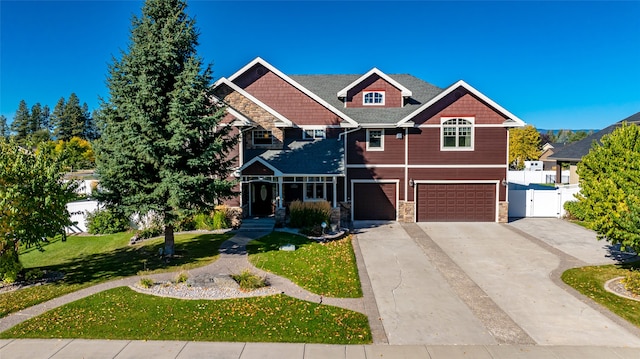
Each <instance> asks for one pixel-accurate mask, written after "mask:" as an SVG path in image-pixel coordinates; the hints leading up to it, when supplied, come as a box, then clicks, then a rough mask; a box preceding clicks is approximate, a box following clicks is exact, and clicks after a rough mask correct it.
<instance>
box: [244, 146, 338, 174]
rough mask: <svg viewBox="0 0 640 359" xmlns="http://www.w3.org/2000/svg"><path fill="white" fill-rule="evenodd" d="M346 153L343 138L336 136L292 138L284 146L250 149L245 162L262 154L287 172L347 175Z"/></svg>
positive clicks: (275, 165)
mask: <svg viewBox="0 0 640 359" xmlns="http://www.w3.org/2000/svg"><path fill="white" fill-rule="evenodd" d="M343 153H344V146H343V142H342V141H338V140H337V139H334V138H329V139H324V140H306V141H304V140H297V141H294V140H288V141H285V144H284V149H283V150H255V149H254V150H247V151H246V152H245V155H246V159H245V163H246V162H249V161H250V160H252V159H253V158H255V157H256V156H259V157H260V158H262V159H263V160H265V161H266V162H267V163H269V164H270V165H271V166H273V167H275V168H277V169H278V170H280V171H281V172H282V173H283V174H285V175H286V174H296V175H305V174H306V175H325V176H326V175H343V174H344V171H343V168H344V163H343V160H342V159H343V158H344V156H343Z"/></svg>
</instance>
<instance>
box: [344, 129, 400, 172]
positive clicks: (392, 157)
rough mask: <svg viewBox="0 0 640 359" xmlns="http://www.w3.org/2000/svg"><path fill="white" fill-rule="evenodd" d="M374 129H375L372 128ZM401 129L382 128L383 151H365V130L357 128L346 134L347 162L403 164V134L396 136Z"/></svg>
mask: <svg viewBox="0 0 640 359" xmlns="http://www.w3.org/2000/svg"><path fill="white" fill-rule="evenodd" d="M372 130H375V129H372ZM398 132H404V130H403V129H395V128H394V129H385V130H384V151H367V131H366V130H364V129H363V130H359V131H356V132H353V133H350V134H348V135H347V136H349V145H348V148H347V151H348V159H347V163H348V164H364V163H368V164H374V163H380V164H404V138H405V137H404V135H403V136H402V138H401V139H398V138H396V133H398Z"/></svg>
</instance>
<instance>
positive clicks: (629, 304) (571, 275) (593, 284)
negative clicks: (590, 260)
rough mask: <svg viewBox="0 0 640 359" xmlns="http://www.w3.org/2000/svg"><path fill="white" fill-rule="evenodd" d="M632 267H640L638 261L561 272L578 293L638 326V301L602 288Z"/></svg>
mask: <svg viewBox="0 0 640 359" xmlns="http://www.w3.org/2000/svg"><path fill="white" fill-rule="evenodd" d="M634 268H635V269H638V268H640V262H635V263H631V264H625V265H606V266H589V267H581V268H573V269H569V270H567V271H565V272H564V273H562V280H563V281H564V282H565V283H567V284H568V285H570V286H572V287H573V288H575V289H576V290H577V291H579V292H580V293H582V294H584V295H586V296H587V297H589V298H591V299H593V300H595V301H596V302H598V303H599V304H601V305H602V306H604V307H606V308H608V309H609V310H611V311H612V312H614V313H616V314H617V315H619V316H620V317H622V318H624V319H626V320H628V321H629V322H630V323H632V324H634V325H636V326H638V327H640V302H638V301H635V300H631V299H626V298H622V297H619V296H617V295H615V294H613V293H610V292H608V291H606V290H605V289H604V283H605V282H606V281H608V280H610V279H613V278H616V277H620V276H624V275H626V274H627V272H628V271H629V270H630V269H634Z"/></svg>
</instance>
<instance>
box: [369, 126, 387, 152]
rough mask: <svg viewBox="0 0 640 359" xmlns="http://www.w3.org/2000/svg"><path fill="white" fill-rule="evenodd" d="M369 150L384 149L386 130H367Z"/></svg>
mask: <svg viewBox="0 0 640 359" xmlns="http://www.w3.org/2000/svg"><path fill="white" fill-rule="evenodd" d="M367 151H384V130H367Z"/></svg>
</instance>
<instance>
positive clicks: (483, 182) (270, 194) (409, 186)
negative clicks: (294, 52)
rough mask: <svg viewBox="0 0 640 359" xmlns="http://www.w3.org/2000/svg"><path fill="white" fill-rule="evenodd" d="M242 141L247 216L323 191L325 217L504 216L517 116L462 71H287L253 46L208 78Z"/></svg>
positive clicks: (242, 202)
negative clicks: (419, 74) (438, 79)
mask: <svg viewBox="0 0 640 359" xmlns="http://www.w3.org/2000/svg"><path fill="white" fill-rule="evenodd" d="M214 92H215V94H216V96H217V99H218V100H219V101H221V102H223V103H224V104H225V105H226V106H227V107H226V109H227V116H226V118H225V120H224V121H223V123H224V124H225V125H228V126H233V127H234V133H235V134H237V135H239V139H240V140H239V145H238V147H237V149H236V150H235V152H234V153H232V155H234V156H237V161H238V162H237V166H238V169H237V171H236V173H235V176H236V177H237V179H238V180H239V182H240V184H239V186H238V190H239V193H240V195H239V196H238V197H237V198H235V199H233V200H231V201H228V202H227V204H228V205H231V206H240V207H242V209H243V212H244V214H245V215H246V216H267V215H275V216H276V219H277V220H282V219H283V218H284V215H285V211H286V207H287V205H288V204H289V203H291V202H292V201H295V200H300V201H317V200H327V201H329V203H331V205H332V207H333V213H332V217H333V218H332V221H336V220H337V218H339V216H341V217H342V219H343V220H398V221H405V222H413V221H490V222H495V221H506V220H507V214H508V202H507V201H508V199H507V187H506V186H505V185H506V181H505V179H506V177H507V169H508V163H507V160H508V143H509V140H508V129H509V128H510V127H521V126H524V122H523V121H522V120H520V119H519V118H517V117H516V116H514V115H513V114H511V113H510V112H509V111H507V110H506V109H504V108H502V107H501V106H500V105H498V104H497V103H495V102H494V101H492V100H491V99H489V98H488V97H486V96H485V95H483V94H482V93H480V92H479V91H478V90H476V89H474V88H473V87H471V86H470V85H468V84H467V83H465V82H464V81H458V82H456V83H454V84H453V85H451V86H449V87H447V88H445V89H441V88H438V87H435V86H433V85H431V84H428V83H426V82H424V81H422V80H420V79H418V78H416V77H414V76H411V75H406V74H402V75H390V74H385V73H383V72H382V71H380V70H378V69H376V68H374V69H372V70H370V71H369V72H367V73H365V74H363V75H302V76H293V75H286V74H284V73H282V72H281V71H279V70H278V69H276V68H275V67H273V66H272V65H270V64H269V63H267V62H266V61H264V60H262V59H261V58H257V59H255V60H253V61H252V62H250V63H249V64H247V65H246V66H244V67H243V68H241V69H240V70H239V71H237V72H236V73H234V74H233V75H231V76H230V77H228V78H222V79H220V80H218V81H217V82H216V83H215V84H214Z"/></svg>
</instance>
